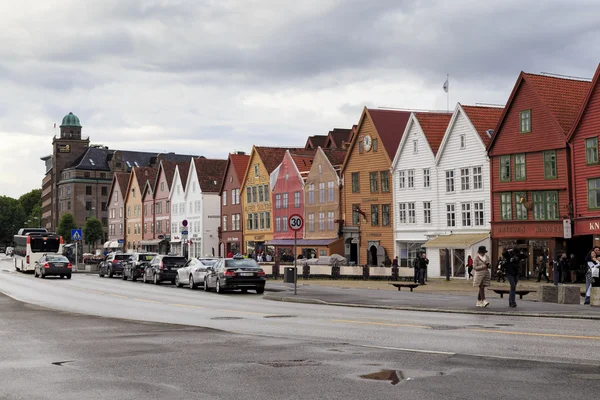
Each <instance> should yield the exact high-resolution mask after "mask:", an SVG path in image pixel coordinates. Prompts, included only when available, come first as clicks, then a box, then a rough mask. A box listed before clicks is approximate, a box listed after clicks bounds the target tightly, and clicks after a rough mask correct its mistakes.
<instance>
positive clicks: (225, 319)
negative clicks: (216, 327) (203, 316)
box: [211, 317, 244, 321]
mask: <svg viewBox="0 0 600 400" xmlns="http://www.w3.org/2000/svg"><path fill="white" fill-rule="evenodd" d="M211 319H216V320H221V321H228V320H231V319H244V318H242V317H214V318H211Z"/></svg>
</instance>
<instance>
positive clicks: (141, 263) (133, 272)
mask: <svg viewBox="0 0 600 400" xmlns="http://www.w3.org/2000/svg"><path fill="white" fill-rule="evenodd" d="M130 255H131V259H130V260H129V261H127V262H125V264H124V265H123V280H124V281H126V280H127V278H131V280H132V281H133V282H135V281H136V280H137V278H141V277H142V275H143V274H144V269H145V268H146V267H147V266H148V265H150V263H151V262H152V259H153V258H154V257H156V256H157V255H158V254H156V253H131V254H130Z"/></svg>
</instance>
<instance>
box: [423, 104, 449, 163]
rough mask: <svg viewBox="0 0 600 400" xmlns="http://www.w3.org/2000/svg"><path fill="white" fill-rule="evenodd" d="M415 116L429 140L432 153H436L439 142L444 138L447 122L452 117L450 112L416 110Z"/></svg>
mask: <svg viewBox="0 0 600 400" xmlns="http://www.w3.org/2000/svg"><path fill="white" fill-rule="evenodd" d="M415 117H417V120H418V121H419V125H421V128H422V129H423V133H424V134H425V137H426V138H427V141H428V142H429V146H430V147H431V150H432V151H433V154H434V155H436V154H437V151H438V149H439V148H440V144H441V143H442V139H443V138H444V134H445V133H446V129H447V128H448V123H450V119H451V118H452V114H451V113H434V112H418V113H415Z"/></svg>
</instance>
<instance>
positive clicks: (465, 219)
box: [461, 203, 471, 226]
mask: <svg viewBox="0 0 600 400" xmlns="http://www.w3.org/2000/svg"><path fill="white" fill-rule="evenodd" d="M461 209H462V226H471V203H462V204H461Z"/></svg>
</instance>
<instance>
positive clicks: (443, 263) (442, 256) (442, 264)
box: [440, 249, 451, 277]
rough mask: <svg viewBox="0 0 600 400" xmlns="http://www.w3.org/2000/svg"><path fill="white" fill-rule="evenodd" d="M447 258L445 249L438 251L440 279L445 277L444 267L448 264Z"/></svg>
mask: <svg viewBox="0 0 600 400" xmlns="http://www.w3.org/2000/svg"><path fill="white" fill-rule="evenodd" d="M448 257H449V254H448V251H446V249H440V276H442V277H444V276H446V265H447V263H449V262H450V260H449V259H448ZM450 268H451V267H450Z"/></svg>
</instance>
